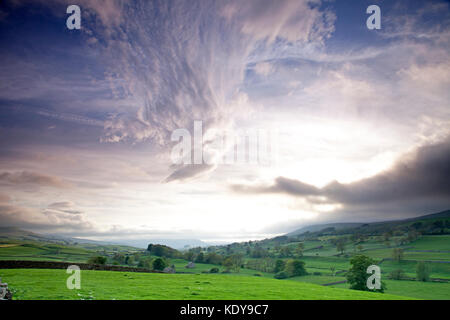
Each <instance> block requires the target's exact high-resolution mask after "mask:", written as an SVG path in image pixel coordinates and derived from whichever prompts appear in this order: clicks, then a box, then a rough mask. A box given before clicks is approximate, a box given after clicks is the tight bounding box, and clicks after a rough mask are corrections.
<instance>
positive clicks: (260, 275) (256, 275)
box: [253, 273, 262, 277]
mask: <svg viewBox="0 0 450 320" xmlns="http://www.w3.org/2000/svg"><path fill="white" fill-rule="evenodd" d="M253 275H254V276H255V277H262V274H261V273H254V274H253Z"/></svg>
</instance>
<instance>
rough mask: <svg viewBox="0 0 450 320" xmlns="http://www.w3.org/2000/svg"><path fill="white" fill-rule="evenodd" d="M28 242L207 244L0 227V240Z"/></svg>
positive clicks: (184, 246) (142, 245)
mask: <svg viewBox="0 0 450 320" xmlns="http://www.w3.org/2000/svg"><path fill="white" fill-rule="evenodd" d="M1 239H14V240H28V241H44V242H63V243H66V244H75V243H79V244H92V245H99V246H103V245H125V246H131V247H136V248H144V249H146V248H147V246H148V245H149V244H150V243H153V244H163V245H166V246H169V247H172V248H175V249H189V248H193V247H206V246H208V245H209V244H208V243H206V242H203V241H201V240H198V239H129V240H128V239H123V240H106V241H97V240H90V239H83V238H71V237H64V236H58V235H43V234H38V233H34V232H31V231H27V230H23V229H20V228H16V227H0V240H1Z"/></svg>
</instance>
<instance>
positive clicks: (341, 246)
mask: <svg viewBox="0 0 450 320" xmlns="http://www.w3.org/2000/svg"><path fill="white" fill-rule="evenodd" d="M345 242H346V241H345V239H339V241H337V242H336V250H337V251H340V252H341V254H343V253H344V251H345Z"/></svg>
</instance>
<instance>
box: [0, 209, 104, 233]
mask: <svg viewBox="0 0 450 320" xmlns="http://www.w3.org/2000/svg"><path fill="white" fill-rule="evenodd" d="M0 225H2V226H14V227H20V228H25V229H31V230H37V231H41V232H48V233H52V232H56V233H58V232H59V233H67V232H79V231H80V230H85V232H86V231H88V230H92V231H93V230H95V228H94V225H93V224H92V223H91V222H90V221H88V220H87V218H86V216H85V215H84V214H83V213H82V212H78V211H77V212H74V211H71V210H55V209H48V208H46V209H38V208H29V207H23V206H17V205H14V204H8V203H0Z"/></svg>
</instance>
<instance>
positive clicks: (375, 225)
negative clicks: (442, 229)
mask: <svg viewBox="0 0 450 320" xmlns="http://www.w3.org/2000/svg"><path fill="white" fill-rule="evenodd" d="M447 218H448V219H450V210H446V211H442V212H438V213H432V214H427V215H422V216H418V217H414V218H408V219H402V220H391V221H381V222H372V223H357V222H348V223H347V222H343V223H328V224H317V225H311V226H307V227H303V228H300V229H297V230H294V231H292V232H290V233H287V234H286V236H288V237H293V236H298V235H302V234H304V233H306V232H310V233H313V232H319V231H322V230H325V229H328V228H334V229H335V230H336V231H338V232H339V231H342V230H350V229H356V228H359V229H366V230H370V231H378V230H383V229H387V228H392V227H394V226H399V225H402V224H411V223H413V222H418V221H422V220H433V219H447Z"/></svg>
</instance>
